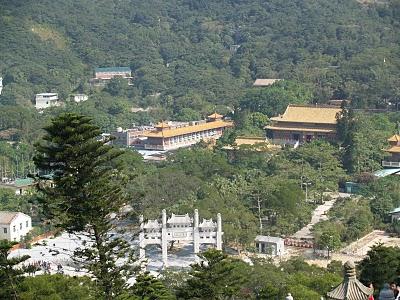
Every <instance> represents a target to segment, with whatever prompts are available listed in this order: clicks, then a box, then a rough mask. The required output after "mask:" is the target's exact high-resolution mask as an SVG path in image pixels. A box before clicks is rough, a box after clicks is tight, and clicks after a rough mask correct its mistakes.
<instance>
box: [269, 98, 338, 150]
mask: <svg viewBox="0 0 400 300" xmlns="http://www.w3.org/2000/svg"><path fill="white" fill-rule="evenodd" d="M341 111H342V109H341V108H339V107H334V106H317V105H293V104H290V105H288V107H287V108H286V111H285V112H284V113H283V115H279V116H277V117H273V118H271V121H272V123H271V124H270V125H268V126H266V127H265V128H266V130H267V138H268V139H269V141H270V142H271V143H273V144H280V145H282V144H289V145H296V144H302V143H305V142H310V141H312V140H314V139H325V140H327V141H335V140H336V139H337V135H336V126H337V116H338V114H339V113H340V112H341Z"/></svg>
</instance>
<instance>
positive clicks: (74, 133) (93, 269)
mask: <svg viewBox="0 0 400 300" xmlns="http://www.w3.org/2000/svg"><path fill="white" fill-rule="evenodd" d="M45 131H46V134H45V136H44V137H43V142H41V143H39V144H37V145H36V150H37V155H36V156H35V158H34V161H35V164H36V166H37V167H38V169H39V170H41V171H42V172H46V173H47V174H51V180H52V184H50V183H49V176H39V175H37V179H38V183H39V184H38V189H39V191H40V192H42V193H43V195H44V197H43V198H42V200H41V203H42V207H43V210H44V212H45V213H46V214H47V217H48V219H49V220H51V222H52V223H53V224H54V225H55V226H57V227H59V228H62V229H64V230H66V231H67V232H70V233H79V234H80V235H82V234H83V235H85V236H86V237H87V239H89V242H88V243H86V244H85V246H83V247H82V248H80V249H77V250H76V251H75V253H74V259H76V260H78V261H80V262H81V263H83V265H84V267H85V268H86V269H87V270H88V271H89V273H91V274H92V275H93V276H94V278H95V279H96V283H97V284H98V287H99V290H100V295H99V297H101V298H103V299H107V300H108V299H113V298H114V297H116V296H118V295H119V294H120V293H121V292H122V291H123V289H124V286H125V284H126V278H127V277H128V276H129V275H130V274H131V272H132V268H131V267H130V262H131V261H132V259H133V256H132V253H130V247H129V244H128V243H127V242H126V241H123V240H122V239H120V238H116V237H115V235H114V234H113V233H115V229H116V228H115V227H116V225H115V222H113V220H112V218H111V216H112V215H113V214H114V215H115V214H118V212H119V209H120V208H121V206H122V205H123V204H124V202H125V200H126V196H125V193H124V191H123V188H122V186H123V178H122V175H121V174H122V173H121V172H120V169H121V166H118V165H117V164H116V163H115V159H116V158H117V157H119V156H120V155H121V151H118V150H116V149H114V148H112V147H111V146H109V145H107V143H108V142H109V140H108V139H105V140H98V137H99V136H100V134H101V131H100V129H99V128H98V127H97V126H95V125H94V124H93V123H92V120H91V119H90V118H88V117H85V116H82V115H77V114H72V113H65V114H61V115H60V116H58V117H57V118H55V119H53V120H52V123H51V124H50V125H49V126H47V127H45ZM117 260H124V263H123V264H118V263H117Z"/></svg>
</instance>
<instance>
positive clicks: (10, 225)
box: [0, 211, 32, 242]
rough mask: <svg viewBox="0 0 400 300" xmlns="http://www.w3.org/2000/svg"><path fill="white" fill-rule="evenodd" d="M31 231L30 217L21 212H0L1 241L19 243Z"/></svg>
mask: <svg viewBox="0 0 400 300" xmlns="http://www.w3.org/2000/svg"><path fill="white" fill-rule="evenodd" d="M31 230H32V220H31V217H30V216H28V215H26V214H23V213H21V212H11V211H0V240H4V239H6V240H9V241H15V242H19V241H20V240H21V238H22V237H23V236H25V235H26V234H27V233H28V232H29V231H31Z"/></svg>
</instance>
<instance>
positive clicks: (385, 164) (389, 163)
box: [382, 160, 400, 168]
mask: <svg viewBox="0 0 400 300" xmlns="http://www.w3.org/2000/svg"><path fill="white" fill-rule="evenodd" d="M382 167H389V168H400V161H385V160H384V161H382Z"/></svg>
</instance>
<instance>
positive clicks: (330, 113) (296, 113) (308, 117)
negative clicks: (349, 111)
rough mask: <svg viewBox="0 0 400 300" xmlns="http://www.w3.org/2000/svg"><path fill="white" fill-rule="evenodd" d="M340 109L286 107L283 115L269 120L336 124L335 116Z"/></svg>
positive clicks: (309, 106)
mask: <svg viewBox="0 0 400 300" xmlns="http://www.w3.org/2000/svg"><path fill="white" fill-rule="evenodd" d="M341 111H342V109H341V108H338V107H328V106H311V105H288V107H287V108H286V111H285V112H284V114H283V115H281V116H279V117H274V118H271V120H272V121H277V122H296V123H314V124H336V123H337V120H336V115H337V114H338V113H339V112H341Z"/></svg>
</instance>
